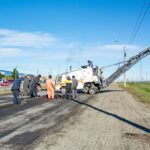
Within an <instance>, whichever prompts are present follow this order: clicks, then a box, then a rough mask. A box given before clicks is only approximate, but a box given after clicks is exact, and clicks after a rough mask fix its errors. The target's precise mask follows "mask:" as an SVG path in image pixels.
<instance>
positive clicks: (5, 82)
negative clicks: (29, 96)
mask: <svg viewBox="0 0 150 150" xmlns="http://www.w3.org/2000/svg"><path fill="white" fill-rule="evenodd" d="M13 81H14V80H6V81H3V82H1V83H0V86H10V85H12V83H13Z"/></svg>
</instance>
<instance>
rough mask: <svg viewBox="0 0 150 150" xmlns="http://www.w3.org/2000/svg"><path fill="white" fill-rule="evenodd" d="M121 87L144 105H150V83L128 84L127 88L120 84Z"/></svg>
mask: <svg viewBox="0 0 150 150" xmlns="http://www.w3.org/2000/svg"><path fill="white" fill-rule="evenodd" d="M119 86H120V87H121V88H123V89H124V90H126V91H128V92H130V93H131V94H133V95H134V96H135V97H136V98H138V99H139V100H140V101H141V102H142V103H149V104H150V82H145V83H139V82H128V83H127V87H124V86H123V83H119Z"/></svg>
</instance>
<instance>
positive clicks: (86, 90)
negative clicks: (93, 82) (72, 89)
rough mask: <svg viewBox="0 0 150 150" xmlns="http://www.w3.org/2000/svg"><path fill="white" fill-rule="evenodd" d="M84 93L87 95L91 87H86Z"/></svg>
mask: <svg viewBox="0 0 150 150" xmlns="http://www.w3.org/2000/svg"><path fill="white" fill-rule="evenodd" d="M84 92H85V93H86V94H87V93H88V92H89V87H87V86H85V87H84Z"/></svg>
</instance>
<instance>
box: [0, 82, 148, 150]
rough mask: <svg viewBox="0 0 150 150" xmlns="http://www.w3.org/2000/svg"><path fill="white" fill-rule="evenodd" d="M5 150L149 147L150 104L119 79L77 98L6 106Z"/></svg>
mask: <svg viewBox="0 0 150 150" xmlns="http://www.w3.org/2000/svg"><path fill="white" fill-rule="evenodd" d="M0 149H1V150H10V149H12V150H22V149H24V150H27V149H29V150H41V149H42V150H51V149H52V150H101V149H102V150H105V149H106V150H112V149H114V150H116V149H118V150H120V149H123V150H130V149H131V150H134V149H135V150H143V149H144V150H149V149H150V106H148V105H144V104H141V103H140V102H138V101H137V100H135V98H134V97H133V96H132V95H130V94H129V93H127V92H125V91H123V90H122V89H120V88H119V87H118V86H117V85H116V84H113V85H112V86H110V87H109V88H108V89H106V90H104V91H103V92H101V93H99V94H96V95H92V96H91V95H84V94H83V95H81V94H80V95H79V97H78V99H77V100H71V101H67V100H64V99H60V98H59V99H57V100H54V101H48V100H47V99H46V97H44V96H43V97H40V98H39V99H33V100H32V101H29V102H28V103H27V104H25V105H22V106H20V107H13V106H10V105H9V106H6V107H2V108H0Z"/></svg>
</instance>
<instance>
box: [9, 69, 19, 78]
mask: <svg viewBox="0 0 150 150" xmlns="http://www.w3.org/2000/svg"><path fill="white" fill-rule="evenodd" d="M11 76H12V78H13V79H17V78H19V73H18V70H17V69H16V68H14V69H13V72H12V75H11Z"/></svg>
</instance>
